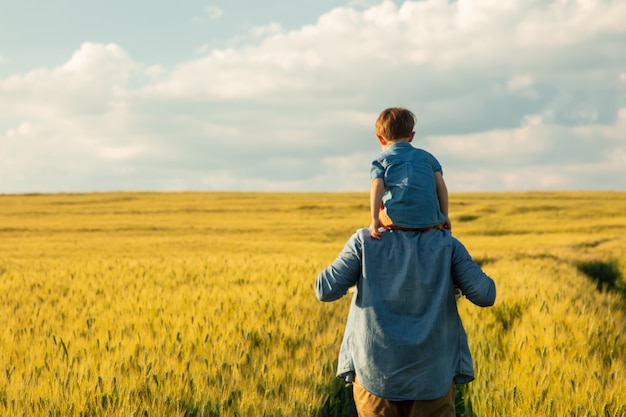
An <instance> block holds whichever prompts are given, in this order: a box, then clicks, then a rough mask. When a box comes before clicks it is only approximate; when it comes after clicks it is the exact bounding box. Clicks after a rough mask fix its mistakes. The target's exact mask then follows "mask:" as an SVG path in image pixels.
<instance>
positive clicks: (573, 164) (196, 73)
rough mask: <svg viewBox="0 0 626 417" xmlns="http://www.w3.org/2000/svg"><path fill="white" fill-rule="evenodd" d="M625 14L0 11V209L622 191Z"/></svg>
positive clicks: (561, 0) (487, 3) (524, 0)
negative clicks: (397, 161) (57, 200)
mask: <svg viewBox="0 0 626 417" xmlns="http://www.w3.org/2000/svg"><path fill="white" fill-rule="evenodd" d="M624 21H626V2H623V1H621V0H614V1H610V0H577V1H576V0H555V1H544V0H509V1H506V2H504V1H499V0H457V1H449V0H423V1H407V2H401V1H389V0H388V1H382V2H381V1H370V0H363V1H327V0H316V1H314V0H294V1H290V2H285V1H280V2H279V1H274V0H269V1H264V2H252V1H249V0H248V1H244V0H229V1H212V2H205V1H196V0H188V1H185V2H174V1H158V2H148V1H144V0H135V1H123V2H122V1H119V0H113V1H108V2H95V1H78V0H59V1H57V2H43V1H41V0H39V1H32V0H21V1H5V0H0V193H26V192H80V191H117V190H124V191H132V190H155V191H170V190H172V191H181V190H206V191H212V190H236V191H250V190H255V191H366V190H368V189H369V164H370V161H371V160H372V159H373V158H374V157H375V156H376V155H377V154H378V153H379V152H380V148H379V146H378V144H377V142H376V140H375V137H374V133H373V125H374V121H375V119H376V117H377V115H378V114H379V112H380V111H381V110H382V109H384V108H386V107H390V106H405V107H408V108H410V109H411V110H413V111H414V112H415V113H416V115H417V118H418V122H417V125H416V128H415V131H416V136H415V141H414V145H415V146H417V147H420V148H423V149H426V150H428V151H430V152H431V153H433V154H434V155H435V156H436V157H437V158H438V159H439V161H440V162H441V164H442V165H443V169H444V178H445V179H446V183H447V184H448V188H449V190H450V191H451V192H455V191H458V192H460V191H525V190H626V25H624V24H623V22H624Z"/></svg>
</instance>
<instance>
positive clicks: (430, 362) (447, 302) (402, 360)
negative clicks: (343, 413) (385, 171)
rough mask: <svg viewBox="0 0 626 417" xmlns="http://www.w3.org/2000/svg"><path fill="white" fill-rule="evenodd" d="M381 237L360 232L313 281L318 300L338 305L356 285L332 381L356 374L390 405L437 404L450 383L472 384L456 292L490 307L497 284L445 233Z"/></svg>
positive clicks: (389, 233)
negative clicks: (407, 402) (396, 402)
mask: <svg viewBox="0 0 626 417" xmlns="http://www.w3.org/2000/svg"><path fill="white" fill-rule="evenodd" d="M381 235H382V236H381V239H380V240H376V239H372V238H371V237H370V232H369V230H368V229H360V230H358V231H357V232H356V233H355V234H354V235H353V236H352V237H351V238H350V239H349V240H348V242H347V243H346V245H345V247H344V248H343V250H342V251H341V253H340V254H339V256H338V257H337V259H336V260H335V261H334V262H333V263H332V264H331V265H329V266H328V267H326V268H325V269H324V270H323V271H322V272H320V274H319V275H318V277H317V281H316V295H317V298H318V299H319V300H320V301H334V300H337V299H339V298H341V297H342V296H344V295H345V294H346V292H347V291H348V288H350V287H351V286H353V285H355V284H356V291H355V293H354V295H353V297H352V304H351V306H350V312H349V314H348V319H347V322H346V329H345V333H344V338H343V341H342V344H341V348H340V352H339V363H338V369H337V376H338V377H340V378H343V377H345V376H347V375H348V374H350V373H352V372H356V375H357V377H358V379H359V383H360V384H361V385H362V386H363V387H364V388H365V389H366V390H367V391H369V392H370V393H372V394H374V395H376V396H378V397H381V398H385V399H388V400H430V399H435V398H439V397H441V396H443V395H444V394H445V393H446V392H447V390H448V388H449V387H450V383H451V382H452V380H454V381H455V382H456V383H457V384H463V383H467V382H470V381H471V380H473V379H474V368H473V364H472V358H471V354H470V351H469V346H468V343H467V336H466V333H465V330H464V328H463V324H462V323H461V318H460V317H459V314H458V311H457V305H456V299H455V296H454V286H455V284H456V285H458V286H459V287H460V288H461V290H462V291H463V294H464V295H465V296H466V297H467V299H468V300H470V301H471V302H472V303H474V304H476V305H478V306H490V305H493V303H494V301H495V297H496V288H495V284H494V282H493V280H492V279H491V278H489V277H488V276H487V275H486V274H485V273H484V272H483V271H482V270H481V269H480V267H479V266H478V265H477V264H476V263H475V262H474V261H473V260H472V258H471V257H470V255H469V253H468V252H467V250H466V249H465V247H464V246H463V244H462V243H461V242H459V241H458V240H457V239H456V238H454V237H452V235H451V234H450V232H449V231H447V230H445V229H441V230H437V229H434V230H430V231H427V232H408V231H400V230H394V231H392V230H388V231H385V232H383V233H382V234H381Z"/></svg>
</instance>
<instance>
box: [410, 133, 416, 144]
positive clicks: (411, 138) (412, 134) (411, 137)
mask: <svg viewBox="0 0 626 417" xmlns="http://www.w3.org/2000/svg"><path fill="white" fill-rule="evenodd" d="M414 136H415V132H411V136H409V143H411V142H413V137H414Z"/></svg>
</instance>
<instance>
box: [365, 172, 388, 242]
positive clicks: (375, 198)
mask: <svg viewBox="0 0 626 417" xmlns="http://www.w3.org/2000/svg"><path fill="white" fill-rule="evenodd" d="M384 189H385V182H384V181H383V179H382V178H374V179H373V180H372V188H371V190H370V213H371V215H372V223H371V224H370V227H369V229H370V232H371V235H372V237H373V238H375V239H380V233H378V228H379V227H380V226H381V224H380V218H379V214H380V206H381V204H382V202H383V191H384Z"/></svg>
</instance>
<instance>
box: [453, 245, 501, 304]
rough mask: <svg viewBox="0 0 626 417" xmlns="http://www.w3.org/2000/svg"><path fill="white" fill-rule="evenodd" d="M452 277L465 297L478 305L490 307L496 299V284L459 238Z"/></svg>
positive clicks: (454, 255) (454, 252) (455, 247)
mask: <svg viewBox="0 0 626 417" xmlns="http://www.w3.org/2000/svg"><path fill="white" fill-rule="evenodd" d="M452 278H453V280H454V282H455V284H456V285H458V286H459V288H461V291H463V294H464V295H465V297H467V299H468V300H470V301H471V302H472V303H474V304H476V305H477V306H480V307H489V306H492V305H493V303H494V302H495V301H496V284H495V283H494V282H493V280H492V279H491V278H490V277H489V276H487V274H485V273H484V272H483V270H482V269H481V268H480V266H478V264H477V263H476V262H474V260H473V259H472V257H471V256H470V254H469V253H468V252H467V249H466V248H465V246H463V244H462V243H461V242H459V241H458V240H457V241H456V245H455V246H454V251H453V255H452Z"/></svg>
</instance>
